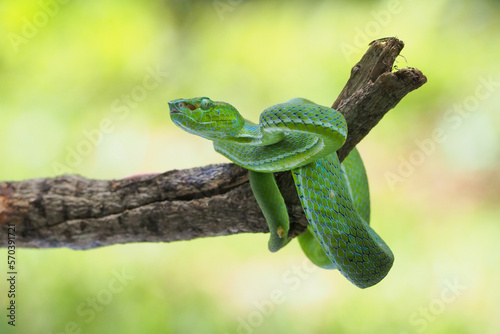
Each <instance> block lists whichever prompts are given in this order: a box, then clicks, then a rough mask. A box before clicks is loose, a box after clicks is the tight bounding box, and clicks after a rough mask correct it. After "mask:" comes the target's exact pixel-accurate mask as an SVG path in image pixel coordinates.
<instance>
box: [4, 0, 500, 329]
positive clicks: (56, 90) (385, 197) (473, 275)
mask: <svg viewBox="0 0 500 334" xmlns="http://www.w3.org/2000/svg"><path fill="white" fill-rule="evenodd" d="M499 9H500V8H499V6H498V4H497V2H488V1H477V2H464V1H451V0H440V1H430V0H425V1H410V0H390V1H372V2H370V1H335V2H333V1H286V2H284V1H283V2H280V1H246V0H231V1H229V0H214V1H173V0H172V1H152V0H149V1H132V0H122V1H117V0H108V1H69V0H64V1H63V0H58V1H56V0H41V1H38V0H22V1H21V0H19V1H13V0H6V1H2V2H1V3H0V32H1V36H2V38H1V39H0V50H1V52H0V75H1V80H0V138H1V139H2V140H0V179H1V180H5V181H6V180H21V179H27V178H34V177H50V176H55V175H59V174H63V173H77V174H82V175H84V176H87V177H92V178H122V177H125V176H127V175H131V174H136V173H147V172H162V171H166V170H170V169H174V168H188V167H193V166H199V165H205V164H208V163H214V162H223V161H224V159H223V158H222V157H220V156H218V155H217V154H216V153H215V152H214V151H213V150H212V147H211V143H210V142H208V141H205V140H203V139H201V138H197V137H194V136H190V135H188V134H186V133H184V132H182V131H181V130H180V129H178V128H175V127H174V126H173V124H172V123H171V122H170V119H169V116H168V109H167V104H166V103H167V102H168V101H169V100H172V99H175V98H180V97H194V96H209V97H211V98H213V99H217V100H224V101H228V102H231V103H232V104H233V105H235V106H236V107H237V108H238V109H239V110H240V111H241V112H242V113H243V114H244V115H245V116H247V117H248V118H251V119H254V120H256V119H257V117H258V115H259V113H260V112H261V111H262V110H263V109H264V108H265V107H267V106H269V105H271V104H275V103H279V102H283V101H286V100H288V99H290V98H293V97H305V98H308V99H311V100H313V101H315V102H316V103H320V104H324V105H331V104H332V102H333V101H334V100H335V98H336V96H337V94H338V93H339V92H340V90H341V89H342V87H343V85H344V83H345V82H346V80H347V78H348V76H349V72H350V69H351V67H352V66H353V65H354V64H355V63H356V62H357V61H358V60H359V58H360V57H361V56H362V55H363V53H364V51H365V50H366V48H367V45H368V43H369V42H370V41H372V40H374V39H377V38H381V37H386V36H397V37H398V38H400V39H402V40H403V41H405V43H406V47H405V49H404V50H403V52H402V55H403V56H404V57H399V58H398V63H397V66H398V67H399V68H403V67H406V66H413V67H417V68H419V69H420V70H422V71H423V72H424V74H425V75H426V76H427V77H428V83H427V84H426V85H424V86H423V87H422V88H421V89H419V90H417V91H415V92H413V93H411V94H410V95H409V96H407V97H406V98H405V99H404V100H403V101H402V102H401V103H400V104H399V105H398V106H397V107H396V109H395V110H393V111H391V112H389V114H388V115H387V116H386V118H385V119H384V120H383V121H382V122H381V123H380V124H379V125H378V126H377V127H376V128H375V129H374V130H373V131H372V132H371V133H370V135H369V136H368V137H367V138H366V139H365V140H364V141H363V142H362V143H361V144H360V145H359V148H360V151H361V153H362V155H363V157H364V159H365V164H366V166H367V169H368V174H369V178H370V182H371V194H372V203H373V213H372V221H373V224H374V226H376V230H377V231H378V232H379V233H380V234H381V235H382V236H383V238H384V239H385V240H386V241H387V243H388V244H389V245H390V246H391V248H392V250H393V251H394V253H395V256H396V262H395V264H394V268H393V269H392V271H391V272H390V273H389V275H388V277H387V278H386V279H384V280H383V281H382V282H381V283H380V284H378V285H377V286H375V287H373V288H370V289H367V290H359V289H357V288H356V287H354V286H352V285H351V284H350V283H349V282H347V281H346V280H345V279H344V278H343V277H342V276H341V275H340V274H339V273H338V272H336V271H331V272H330V271H322V270H319V269H316V268H314V267H312V266H311V264H310V263H309V262H308V261H307V260H306V259H305V257H304V255H303V254H302V252H301V250H300V249H299V247H298V245H297V244H296V243H295V242H294V243H292V244H291V245H289V246H287V247H286V248H285V249H283V250H282V251H280V252H278V253H276V254H270V253H269V252H268V251H267V249H266V243H267V235H238V236H232V237H221V238H213V239H203V240H194V241H190V242H178V243H172V244H130V245H117V246H113V247H107V248H102V249H95V250H90V251H72V250H67V249H52V250H35V249H19V250H18V271H19V276H18V277H19V282H18V283H19V285H18V291H19V294H18V297H17V303H18V318H17V326H16V328H15V330H16V331H19V332H23V333H54V334H55V333H397V334H404V333H408V334H410V333H498V330H499V327H500V325H498V319H497V317H498V314H499V312H500V290H499V289H498V279H497V278H498V277H499V275H500V269H498V268H499V267H498V263H499V262H500V255H499V252H498V251H497V250H496V249H497V245H498V242H497V239H498V237H499V236H500V227H499V225H498V223H499V216H500V208H499V206H498V203H499V200H500V191H499V189H500V176H499V175H500V173H499V172H500V170H499V167H498V166H499V163H500V130H499V129H500V110H499V109H500V94H499V92H500V64H499V62H498V59H499V57H500V44H499V43H498V31H499V28H500V20H499V18H500V16H499V14H498V13H499ZM0 254H6V252H0ZM5 258H6V255H5ZM2 261H3V260H2ZM2 263H6V259H5V261H4V262H2ZM1 267H2V268H4V266H3V265H2V266H1ZM4 271H5V272H6V271H7V270H6V269H5V270H4ZM6 291H7V287H6V285H5V281H3V283H1V284H0V302H1V303H0V304H1V305H2V309H4V311H3V312H2V315H1V317H0V319H3V320H1V322H0V332H2V333H8V332H10V331H12V330H13V329H12V328H10V326H8V325H7V321H6V317H5V315H4V313H5V314H6V311H5V307H4V305H6V303H5V301H6Z"/></svg>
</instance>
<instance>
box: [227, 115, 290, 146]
mask: <svg viewBox="0 0 500 334" xmlns="http://www.w3.org/2000/svg"><path fill="white" fill-rule="evenodd" d="M284 137H285V134H284V133H283V132H262V131H261V127H260V126H259V125H258V124H255V123H253V122H251V121H249V120H246V119H245V124H244V125H243V127H242V128H241V130H240V131H239V132H238V133H236V134H235V135H234V136H233V137H230V138H227V139H224V142H225V143H234V144H246V145H250V146H267V145H272V144H275V143H277V142H279V141H281V140H283V138H284Z"/></svg>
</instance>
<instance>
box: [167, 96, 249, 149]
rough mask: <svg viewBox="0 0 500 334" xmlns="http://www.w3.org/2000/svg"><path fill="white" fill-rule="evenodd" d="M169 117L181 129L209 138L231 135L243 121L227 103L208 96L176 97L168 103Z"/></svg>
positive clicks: (240, 127)
mask: <svg viewBox="0 0 500 334" xmlns="http://www.w3.org/2000/svg"><path fill="white" fill-rule="evenodd" d="M168 106H169V108H170V118H171V119H172V121H173V122H174V123H175V124H176V125H177V126H179V127H180V128H182V129H183V130H185V131H187V132H189V133H192V134H195V135H197V136H200V137H203V138H206V139H209V140H223V139H225V138H230V137H233V136H234V135H235V134H236V133H238V132H239V131H240V130H241V129H242V128H243V125H244V123H245V120H244V119H243V117H242V116H241V115H240V113H239V112H238V110H236V108H234V107H233V106H232V105H230V104H229V103H225V102H218V101H212V100H211V99H209V98H208V97H195V98H192V99H177V100H173V101H170V102H169V103H168Z"/></svg>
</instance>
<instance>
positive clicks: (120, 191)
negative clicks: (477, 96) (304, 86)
mask: <svg viewBox="0 0 500 334" xmlns="http://www.w3.org/2000/svg"><path fill="white" fill-rule="evenodd" d="M403 47H404V44H403V42H402V41H400V40H398V39H396V38H389V39H385V40H381V41H375V42H373V43H372V44H370V46H369V48H368V51H367V52H366V54H365V55H364V56H363V58H362V59H361V60H360V61H359V62H358V63H357V64H356V65H355V66H354V67H353V68H352V70H351V76H350V78H349V80H348V82H347V84H346V86H345V87H344V89H343V90H342V92H341V93H340V95H339V96H338V98H337V100H336V101H335V102H334V104H333V106H332V107H333V108H335V109H337V110H339V111H340V112H341V113H342V114H343V115H344V116H345V118H346V120H347V124H348V129H349V131H348V138H347V141H346V143H345V144H344V146H343V147H342V148H341V149H340V150H339V151H338V152H337V154H338V155H339V158H340V159H341V160H342V159H344V158H345V157H346V156H347V154H348V153H349V151H350V150H351V149H352V148H353V147H354V146H356V144H357V143H359V141H360V140H361V139H362V138H364V137H365V136H366V135H367V134H368V132H369V131H370V130H371V129H372V128H373V127H374V126H375V125H376V124H377V123H378V122H379V121H380V120H381V119H382V117H383V116H384V115H385V114H386V113H387V111H389V110H390V109H392V108H394V107H395V106H396V104H397V103H398V102H399V101H400V100H401V99H402V98H403V97H404V96H405V95H406V94H408V93H409V92H411V91H413V90H415V89H417V88H419V87H420V86H422V85H423V84H424V83H425V82H426V81H427V79H426V77H425V76H424V75H423V74H422V73H421V72H420V71H419V70H417V69H415V68H404V69H400V70H398V71H395V72H392V70H393V64H394V61H395V59H396V57H397V56H398V55H399V53H400V52H401V50H402V49H403ZM276 176H277V180H278V184H279V187H280V189H281V191H282V193H283V195H284V198H285V201H286V203H287V207H288V211H289V214H290V223H291V234H292V235H294V236H295V235H298V234H300V233H301V232H302V231H304V229H305V226H307V221H306V219H305V216H304V213H303V211H302V207H301V206H300V202H299V200H298V197H297V194H296V192H295V187H294V184H293V180H292V178H291V174H290V173H289V172H285V173H277V175H276ZM9 225H10V226H15V228H16V245H17V246H18V247H69V248H74V249H89V248H94V247H99V246H105V245H111V244H116V243H130V242H169V241H176V240H189V239H194V238H200V237H212V236H221V235H230V234H236V233H249V232H251V233H258V232H260V233H266V232H268V228H267V225H266V222H265V220H264V217H263V216H262V213H261V212H260V209H259V207H258V206H257V203H256V201H255V200H254V198H253V195H252V192H251V189H250V187H249V184H248V178H247V172H246V170H245V169H243V168H241V167H238V166H236V165H234V164H221V165H209V166H205V167H199V168H193V169H187V170H172V171H168V172H165V173H162V174H154V175H143V176H136V177H130V178H126V179H122V180H90V179H86V178H83V177H81V176H78V175H64V176H60V177H55V178H47V179H31V180H24V181H19V182H1V183H0V247H1V246H4V247H5V246H6V245H7V237H6V234H7V226H9Z"/></svg>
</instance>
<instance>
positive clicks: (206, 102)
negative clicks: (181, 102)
mask: <svg viewBox="0 0 500 334" xmlns="http://www.w3.org/2000/svg"><path fill="white" fill-rule="evenodd" d="M211 106H212V101H211V100H210V99H209V98H203V99H202V100H201V102H200V108H201V109H203V110H208V109H210V107H211Z"/></svg>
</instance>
